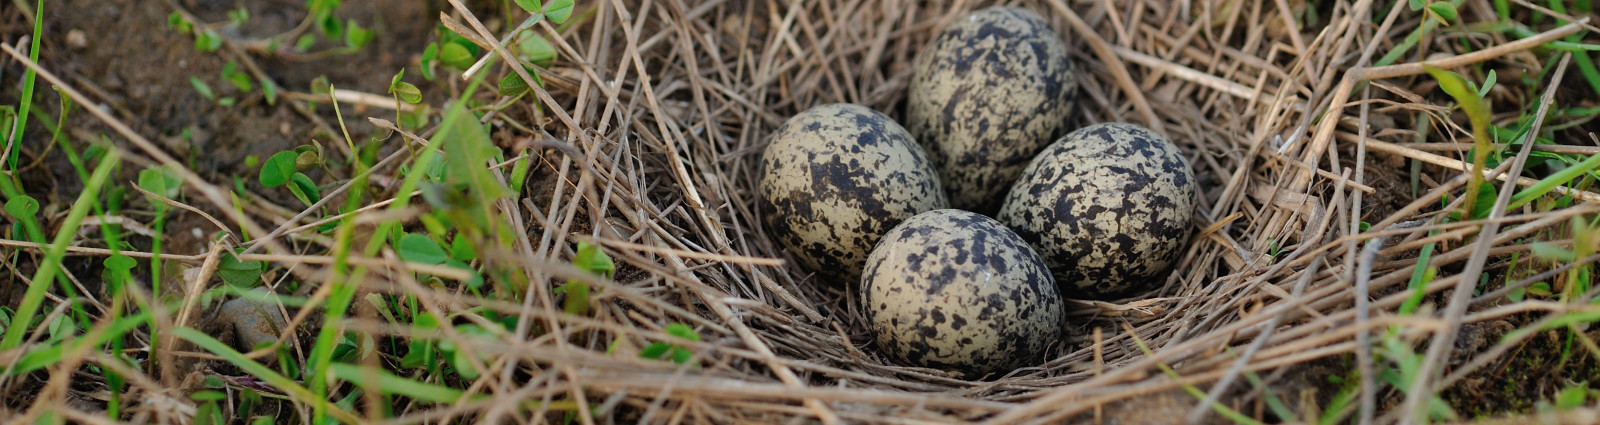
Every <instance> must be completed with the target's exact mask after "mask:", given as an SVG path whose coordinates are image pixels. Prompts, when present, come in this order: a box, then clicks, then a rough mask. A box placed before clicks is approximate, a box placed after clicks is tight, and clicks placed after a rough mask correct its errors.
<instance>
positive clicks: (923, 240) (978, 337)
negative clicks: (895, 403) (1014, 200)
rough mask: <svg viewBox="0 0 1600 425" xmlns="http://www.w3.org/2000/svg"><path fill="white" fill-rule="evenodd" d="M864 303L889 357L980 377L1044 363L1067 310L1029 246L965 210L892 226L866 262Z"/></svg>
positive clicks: (931, 214) (928, 214)
mask: <svg viewBox="0 0 1600 425" xmlns="http://www.w3.org/2000/svg"><path fill="white" fill-rule="evenodd" d="M861 305H862V307H863V309H864V310H865V312H866V314H865V317H866V318H867V320H868V325H869V327H870V328H871V329H872V331H873V333H874V334H875V335H876V341H877V344H878V347H879V348H880V349H881V350H882V351H883V353H884V354H886V355H888V356H889V357H890V358H892V359H894V360H895V361H898V362H901V363H904V364H907V365H913V366H921V367H932V368H939V369H945V370H952V371H959V372H962V373H964V374H965V375H966V376H967V377H969V378H974V379H975V378H980V377H983V376H985V375H1004V374H1005V373H1007V372H1009V371H1011V370H1012V369H1015V368H1017V367H1019V366H1025V365H1030V364H1037V362H1038V361H1039V360H1040V357H1041V356H1042V355H1043V354H1044V353H1045V350H1046V349H1047V348H1049V347H1050V345H1052V344H1055V343H1056V342H1057V341H1059V340H1060V338H1061V333H1062V325H1061V320H1062V315H1063V314H1064V313H1063V311H1064V310H1065V306H1064V301H1062V298H1061V293H1060V292H1059V290H1058V289H1057V287H1056V283H1055V280H1054V279H1052V278H1051V276H1050V270H1049V269H1048V268H1047V267H1045V265H1044V262H1043V260H1041V259H1040V258H1039V255H1038V254H1035V253H1034V251H1033V248H1030V247H1028V243H1027V242H1026V241H1023V240H1022V238H1021V237H1019V236H1017V234H1016V233H1013V232H1012V231H1011V229H1008V228H1006V226H1005V225H1003V224H1000V222H998V221H995V220H994V219H992V218H989V217H986V216H983V215H979V214H977V213H973V212H968V211H962V210H936V211H929V212H926V213H922V214H920V215H917V216H916V217H912V218H910V219H908V220H906V221H905V222H904V223H900V225H899V226H895V228H894V229H892V230H889V233H887V234H885V235H884V236H883V241H882V242H879V243H878V246H877V247H875V248H873V250H872V256H871V257H868V258H867V268H866V270H865V271H864V272H863V274H862V276H861Z"/></svg>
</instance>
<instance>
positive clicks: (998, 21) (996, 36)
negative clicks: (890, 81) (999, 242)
mask: <svg viewBox="0 0 1600 425" xmlns="http://www.w3.org/2000/svg"><path fill="white" fill-rule="evenodd" d="M908 90H909V94H908V96H909V99H908V102H907V106H906V116H907V118H906V119H907V124H908V126H907V127H908V128H909V129H910V130H911V135H912V136H913V137H915V138H916V139H917V141H918V142H921V143H922V146H923V147H924V148H927V149H928V156H929V157H930V158H932V159H933V163H934V166H935V168H936V169H937V170H938V171H939V177H940V178H941V179H942V182H943V183H944V188H945V190H946V191H948V193H949V195H950V204H951V205H952V206H953V207H955V208H960V209H964V210H969V211H977V212H980V213H985V214H991V213H993V212H994V210H995V209H996V208H998V207H999V206H1000V201H1001V198H1002V197H1003V196H1004V195H1005V190H1006V188H1007V187H1010V186H1011V182H1013V181H1015V180H1016V178H1017V175H1019V174H1020V173H1022V168H1023V167H1024V166H1026V165H1027V164H1028V161H1029V160H1031V159H1033V156H1034V154H1036V153H1038V152H1039V150H1040V149H1043V148H1044V147H1045V146H1046V145H1048V144H1050V141H1052V140H1055V138H1056V137H1057V136H1060V135H1061V134H1063V133H1065V132H1066V131H1067V130H1069V128H1068V127H1067V117H1068V115H1070V114H1071V113H1072V110H1073V104H1074V101H1075V98H1076V94H1077V90H1078V80H1077V78H1076V75H1075V74H1073V72H1072V60H1071V57H1070V55H1069V54H1068V52H1067V45H1066V43H1064V42H1062V40H1061V37H1060V36H1058V35H1057V34H1056V32H1055V31H1054V30H1052V29H1050V26H1049V25H1047V24H1045V21H1044V19H1043V18H1040V17H1039V15H1037V14H1035V13H1033V12H1031V11H1029V10H1027V9H1020V8H1015V7H991V8H988V9H983V10H980V11H977V12H974V13H972V14H970V15H967V16H965V17H962V18H960V19H958V20H956V21H955V22H953V23H951V24H950V25H949V26H948V27H946V28H945V29H944V30H943V31H941V32H939V34H938V35H937V36H935V37H934V38H933V40H932V41H930V42H929V43H928V44H927V46H926V47H924V48H923V50H922V53H921V54H920V55H919V56H918V59H917V63H916V67H915V69H914V71H913V74H912V77H911V84H910V87H909V89H908Z"/></svg>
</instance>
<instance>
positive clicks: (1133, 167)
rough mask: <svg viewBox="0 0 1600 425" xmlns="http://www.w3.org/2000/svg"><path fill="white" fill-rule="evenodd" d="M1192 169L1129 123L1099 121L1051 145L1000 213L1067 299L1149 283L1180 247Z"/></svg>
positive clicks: (1158, 278)
mask: <svg viewBox="0 0 1600 425" xmlns="http://www.w3.org/2000/svg"><path fill="white" fill-rule="evenodd" d="M1196 197H1197V195H1196V189H1195V179H1194V171H1193V170H1190V169H1189V160H1187V159H1185V158H1184V157H1183V153H1182V152H1179V151H1178V147H1177V146H1176V145H1174V144H1172V142H1170V141H1167V139H1166V138H1164V137H1161V135H1159V134H1156V133H1155V132H1152V131H1150V130H1147V129H1145V128H1144V127H1140V126H1137V125H1132V124H1121V123H1108V124H1095V125H1091V126H1088V127H1084V128H1082V129H1079V130H1077V131H1074V132H1072V133H1070V134H1067V135H1066V136H1064V137H1062V138H1061V140H1057V141H1056V142H1055V143H1054V144H1051V145H1050V146H1049V147H1047V148H1045V150H1044V152H1040V153H1039V157H1038V158H1035V159H1034V160H1033V163H1031V164H1028V169H1027V170H1024V171H1023V172H1022V177H1021V178H1019V179H1017V182H1016V184H1015V185H1012V186H1011V192H1010V193H1009V194H1007V195H1006V202H1005V204H1004V205H1003V206H1001V207H1000V214H999V215H998V216H997V217H995V218H997V219H999V220H1000V222H1002V223H1005V224H1006V225H1007V226H1011V228H1012V229H1014V230H1016V231H1017V234H1018V235H1021V236H1022V238H1023V239H1026V240H1028V243H1030V244H1032V245H1033V248H1034V249H1035V250H1037V251H1038V252H1039V255H1040V256H1042V257H1044V261H1045V263H1046V264H1049V265H1050V271H1051V272H1053V273H1054V274H1055V278H1056V282H1059V283H1060V284H1061V289H1062V292H1063V293H1064V294H1066V295H1067V297H1069V298H1070V297H1082V298H1098V299H1107V298H1111V297H1115V296H1120V295H1126V294H1128V293H1130V292H1134V291H1140V290H1148V289H1152V288H1154V287H1156V286H1159V285H1161V284H1162V283H1163V281H1164V280H1165V279H1164V274H1165V273H1166V272H1167V270H1168V269H1169V268H1170V267H1171V266H1172V264H1173V263H1174V262H1176V261H1177V259H1178V256H1179V255H1182V254H1183V250H1184V246H1185V245H1186V244H1187V243H1188V240H1189V219H1190V216H1191V214H1192V213H1193V212H1194V206H1195V200H1196Z"/></svg>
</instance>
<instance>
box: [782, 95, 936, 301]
mask: <svg viewBox="0 0 1600 425" xmlns="http://www.w3.org/2000/svg"><path fill="white" fill-rule="evenodd" d="M760 198H761V199H760V202H761V209H762V211H764V214H765V216H764V218H765V222H766V224H767V228H768V229H770V230H771V232H772V234H773V236H774V238H775V239H777V241H778V243H779V245H781V246H783V248H784V249H785V250H787V251H788V252H789V253H790V254H791V256H792V257H793V258H794V259H795V261H796V262H798V263H800V265H801V266H802V267H804V268H805V269H806V270H809V271H812V272H816V273H818V275H819V276H822V277H823V278H825V279H827V280H828V281H831V282H833V283H834V284H835V285H838V286H839V287H844V286H845V283H847V282H854V281H857V280H859V279H860V276H861V267H862V264H864V263H865V262H866V260H867V254H869V253H870V252H871V251H872V246H873V245H874V244H877V242H878V238H880V237H882V236H883V234H884V232H887V231H888V230H889V229H890V228H892V227H894V226H895V225H897V224H900V222H901V221H903V220H905V219H907V218H911V216H914V215H917V214H919V213H922V212H924V211H931V210H935V209H939V208H947V207H948V205H949V203H948V201H946V200H945V194H944V191H943V189H941V188H940V186H939V177H938V176H937V175H936V174H934V171H933V165H932V163H930V162H928V157H927V154H926V153H924V152H923V150H922V147H920V146H918V145H917V143H916V142H915V141H913V140H912V139H911V135H910V134H909V133H907V132H906V130H905V128H903V127H901V126H900V124H897V123H895V122H894V120H893V119H890V118H889V117H888V116H886V115H883V114H882V113H879V112H878V111H874V110H872V109H871V108H867V107H865V106H860V105H851V104H828V105H821V106H817V107H813V108H811V109H807V110H805V111H804V112H801V113H799V114H796V115H795V116H793V117H790V118H789V120H788V121H786V122H784V124H783V125H782V126H780V127H779V128H778V130H777V131H776V132H775V133H773V135H772V138H771V142H770V143H769V144H768V145H767V147H766V150H765V152H764V153H763V154H762V157H761V182H760Z"/></svg>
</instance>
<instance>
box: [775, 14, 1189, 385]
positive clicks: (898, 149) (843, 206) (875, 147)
mask: <svg viewBox="0 0 1600 425" xmlns="http://www.w3.org/2000/svg"><path fill="white" fill-rule="evenodd" d="M1066 49H1067V47H1066V45H1065V43H1063V42H1062V41H1061V39H1060V37H1059V36H1057V35H1056V34H1055V32H1054V31H1053V30H1051V29H1050V28H1049V27H1048V26H1047V25H1046V24H1045V22H1044V20H1043V19H1042V18H1040V17H1038V16H1037V15H1035V14H1033V13H1032V12H1029V11H1026V10H1024V9H1017V8H1008V7H999V8H990V9H984V10H982V11H979V12H976V13H974V14H972V15H969V16H967V17H965V18H963V19H959V20H957V21H956V22H954V23H953V24H951V25H949V26H948V27H946V28H945V29H944V30H942V31H941V32H940V33H939V34H938V35H936V36H935V38H934V39H933V40H931V41H930V42H929V45H928V46H927V47H926V48H925V50H924V51H923V52H922V54H921V55H920V56H919V60H918V62H917V64H916V67H915V71H914V75H913V77H912V80H911V84H910V86H909V88H908V91H909V93H908V99H907V100H908V101H907V111H906V117H907V124H908V126H907V127H909V129H908V128H906V127H902V126H901V125H900V124H898V123H896V122H895V121H894V120H893V119H891V118H889V117H888V116H886V115H884V114H882V113H879V112H877V111H874V110H872V109H870V108H867V107H863V106H859V105H851V104H828V105H820V106H816V107H813V108H811V109H808V110H806V111H803V112H801V113H799V114H797V115H795V116H793V117H791V118H790V119H789V120H788V121H787V122H785V123H784V124H783V125H782V126H781V127H779V129H778V130H777V131H776V132H775V133H774V134H773V135H772V137H771V139H770V142H769V144H768V146H767V147H766V150H765V152H764V153H763V155H762V159H761V181H760V202H761V204H762V205H761V210H762V211H763V214H764V218H765V221H766V225H767V228H768V229H769V230H770V231H771V234H772V235H773V237H774V238H775V239H776V240H777V241H778V243H779V245H780V246H782V247H783V248H784V249H785V250H787V251H788V252H789V253H790V254H791V257H792V258H794V259H795V260H796V261H797V262H798V263H799V265H800V266H801V267H802V268H803V269H805V270H806V271H810V272H814V273H816V274H817V276H818V277H819V278H820V279H822V280H825V281H828V282H835V284H837V285H840V286H843V285H850V284H853V283H859V284H860V286H859V288H858V289H859V290H858V291H857V292H858V293H859V294H860V296H861V300H862V308H864V309H866V311H865V313H866V314H864V317H867V318H868V319H869V320H870V321H871V322H872V327H873V328H874V331H875V334H877V335H878V342H879V346H880V347H882V348H884V351H886V353H887V354H889V355H890V356H891V357H895V358H898V359H901V360H902V361H903V362H906V363H911V364H916V365H919V366H929V367H946V368H953V369H966V370H969V371H994V370H999V369H1002V368H1005V367H1012V366H1014V365H1011V364H1007V363H1011V362H1014V361H1013V360H1011V359H1017V358H1025V357H1030V356H1031V355H1033V354H1037V351H1039V350H1042V349H1043V348H1042V347H1032V346H1031V345H1043V344H1045V343H1048V342H1052V341H1055V340H1057V339H1059V337H1060V335H1059V329H1060V327H1061V326H1059V321H1060V318H1061V314H1062V311H1063V310H1064V303H1063V302H1062V301H1061V298H1062V297H1063V296H1065V297H1071V298H1100V299H1105V298H1110V297H1116V296H1121V295H1127V294H1130V293H1135V292H1139V291H1142V290H1148V289H1150V288H1151V287H1152V286H1153V285H1157V284H1159V283H1161V281H1163V280H1164V279H1162V276H1163V275H1164V274H1165V273H1166V272H1167V271H1168V270H1169V269H1170V268H1171V266H1172V264H1173V263H1175V262H1176V260H1177V257H1178V256H1179V255H1181V253H1182V250H1183V248H1184V245H1185V243H1186V241H1187V238H1188V232H1189V217H1190V215H1191V212H1192V210H1193V208H1194V204H1195V199H1196V197H1197V196H1196V190H1195V182H1194V180H1195V179H1194V175H1193V172H1192V171H1191V169H1190V167H1189V164H1188V161H1187V160H1186V159H1185V158H1184V157H1183V155H1182V153H1181V152H1180V151H1179V150H1178V149H1177V147H1176V146H1175V145H1174V144H1173V143H1171V142H1170V141H1168V140H1166V139H1165V138H1163V137H1161V136H1160V135H1157V134H1155V133H1153V132H1151V131H1149V130H1147V129H1144V128H1142V127H1138V126H1134V125H1129V124H1120V123H1107V124H1096V125H1090V126H1087V127H1084V128H1080V129H1077V130H1076V131H1072V132H1070V133H1067V130H1068V128H1066V126H1067V118H1068V116H1069V115H1070V113H1071V112H1072V108H1073V106H1074V95H1075V92H1076V87H1077V81H1076V77H1075V75H1074V73H1073V72H1072V64H1071V62H1070V59H1069V55H1068V52H1067V50H1066ZM1063 133H1066V134H1065V135H1063ZM1058 136H1059V137H1058ZM885 235H889V236H885ZM1008 317H1009V319H1008ZM1019 318H1029V319H1028V320H1018V319H1019ZM978 322H993V323H978ZM963 329H965V330H963ZM901 334H912V335H917V334H921V335H938V336H937V337H935V338H931V339H930V338H916V337H906V336H904V335H901ZM897 335H899V336H897ZM1012 338H1020V339H1012ZM988 340H996V341H999V340H1009V341H1040V342H1039V343H1038V344H1033V343H1024V344H1006V345H1007V346H1009V347H1010V348H1009V349H1000V350H998V351H1001V352H996V351H997V350H996V349H995V347H994V346H991V345H990V344H985V343H984V342H985V341H988ZM985 346H987V347H985ZM1009 351H1017V352H1009Z"/></svg>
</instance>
